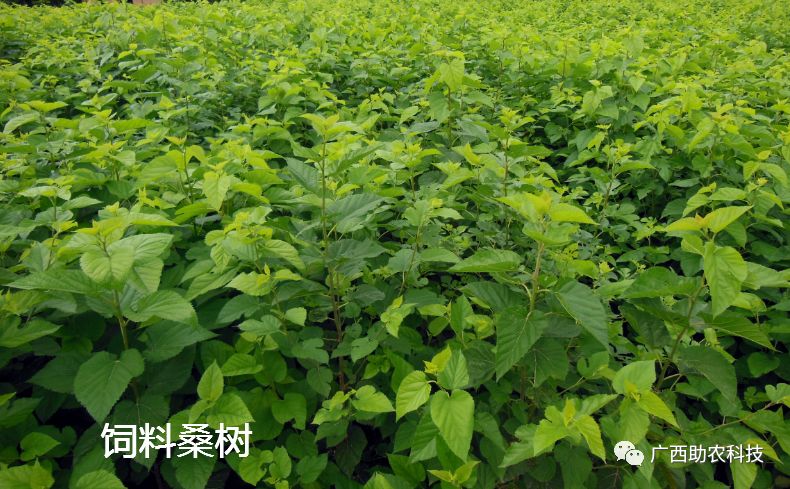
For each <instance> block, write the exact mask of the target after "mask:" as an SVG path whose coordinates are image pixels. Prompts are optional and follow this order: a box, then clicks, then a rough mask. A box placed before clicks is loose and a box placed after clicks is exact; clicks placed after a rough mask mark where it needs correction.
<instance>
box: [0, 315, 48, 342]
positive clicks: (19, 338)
mask: <svg viewBox="0 0 790 489" xmlns="http://www.w3.org/2000/svg"><path fill="white" fill-rule="evenodd" d="M19 323H20V320H19V319H18V318H14V319H11V320H6V321H2V322H0V347H3V348H17V347H19V346H22V345H25V344H27V343H30V342H31V341H34V340H37V339H39V338H43V337H44V336H49V335H51V334H52V333H54V332H56V331H58V330H59V329H60V325H57V324H52V323H50V322H49V321H44V320H43V319H40V318H35V319H31V320H30V321H29V322H27V324H26V325H25V326H24V327H23V328H19Z"/></svg>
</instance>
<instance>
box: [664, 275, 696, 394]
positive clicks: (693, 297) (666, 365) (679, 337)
mask: <svg viewBox="0 0 790 489" xmlns="http://www.w3.org/2000/svg"><path fill="white" fill-rule="evenodd" d="M704 288H705V278H704V277H703V278H702V283H701V284H700V286H699V287H698V288H697V290H696V291H694V294H692V295H691V297H689V307H688V311H687V312H686V325H685V326H684V327H683V331H681V332H680V334H679V335H677V337H676V338H675V343H674V344H673V345H672V350H670V352H669V357H667V361H666V362H665V363H664V366H663V367H661V374H660V375H659V376H658V382H656V386H657V387H659V388H660V387H661V384H662V383H663V382H664V379H666V377H667V370H668V369H669V364H671V363H672V362H673V361H674V359H675V353H677V351H678V347H680V341H681V340H682V339H683V337H684V336H686V333H687V332H688V330H689V329H690V328H691V315H692V313H693V312H694V305H695V304H696V303H697V297H698V296H699V294H700V292H702V289H704Z"/></svg>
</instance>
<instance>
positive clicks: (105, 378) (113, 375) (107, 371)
mask: <svg viewBox="0 0 790 489" xmlns="http://www.w3.org/2000/svg"><path fill="white" fill-rule="evenodd" d="M144 369H145V364H144V363H143V357H142V356H141V355H140V352H138V351H137V350H134V349H130V350H126V351H124V352H123V353H121V356H120V358H118V357H116V356H115V355H113V354H111V353H108V352H99V353H94V354H93V356H92V357H91V358H90V359H89V360H88V361H86V362H85V363H83V364H82V366H81V367H80V368H79V370H78V371H77V376H76V377H75V378H74V395H75V396H76V397H77V400H78V401H79V402H80V404H82V405H83V406H85V408H86V409H87V410H88V412H89V413H90V414H91V416H93V419H95V420H96V422H98V423H100V422H102V421H103V420H104V419H105V418H106V417H107V415H108V414H109V413H110V410H111V409H112V407H113V406H114V405H115V403H116V402H118V399H119V398H120V397H121V394H123V393H124V391H125V390H126V387H127V386H128V385H129V382H130V381H131V380H132V379H133V378H135V377H137V376H139V375H141V374H142V373H143V370H144Z"/></svg>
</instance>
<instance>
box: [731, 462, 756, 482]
mask: <svg viewBox="0 0 790 489" xmlns="http://www.w3.org/2000/svg"><path fill="white" fill-rule="evenodd" d="M730 471H731V472H732V481H733V488H734V489H749V488H750V487H752V485H753V484H754V481H755V480H756V479H757V465H756V464H753V463H746V462H737V461H735V462H732V463H731V464H730Z"/></svg>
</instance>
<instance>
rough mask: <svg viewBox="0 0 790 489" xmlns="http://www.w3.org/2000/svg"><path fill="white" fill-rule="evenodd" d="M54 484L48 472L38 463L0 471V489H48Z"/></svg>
mask: <svg viewBox="0 0 790 489" xmlns="http://www.w3.org/2000/svg"><path fill="white" fill-rule="evenodd" d="M54 484H55V479H54V478H53V477H52V473H51V472H50V470H48V469H45V468H44V467H42V466H41V464H39V463H38V460H36V462H35V463H34V464H28V465H17V466H16V467H7V468H5V469H2V470H0V487H2V488H4V489H49V488H50V487H52V486H53V485H54Z"/></svg>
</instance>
